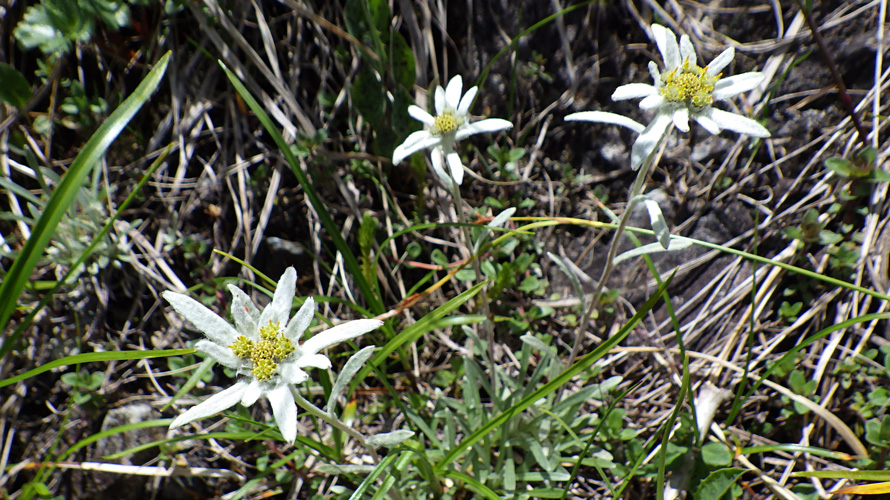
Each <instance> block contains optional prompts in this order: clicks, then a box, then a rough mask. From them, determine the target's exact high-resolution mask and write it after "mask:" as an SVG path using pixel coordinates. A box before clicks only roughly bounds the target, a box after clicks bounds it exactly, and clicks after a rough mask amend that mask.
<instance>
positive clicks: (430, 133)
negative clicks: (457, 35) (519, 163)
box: [392, 75, 513, 186]
mask: <svg viewBox="0 0 890 500" xmlns="http://www.w3.org/2000/svg"><path fill="white" fill-rule="evenodd" d="M462 88H463V81H462V80H461V77H460V75H457V76H455V77H454V78H452V79H451V81H450V82H448V87H447V88H445V89H443V88H442V87H436V94H435V105H436V116H433V115H431V114H429V113H427V112H426V111H425V110H423V109H421V108H420V107H418V106H415V105H413V104H412V105H411V106H408V114H410V115H411V116H412V117H413V118H414V119H415V120H417V121H420V122H423V124H424V125H426V127H427V129H426V130H420V131H417V132H414V133H412V134H411V135H409V136H408V138H407V139H405V142H403V143H402V144H400V145H399V146H397V147H396V149H395V151H393V153H392V162H393V164H398V163H400V162H401V161H402V160H404V159H405V158H407V157H408V155H410V154H412V153H416V152H417V151H420V150H421V149H427V148H433V152H432V155H431V160H432V164H433V170H435V171H436V174H437V175H438V176H439V177H440V178H441V179H442V181H443V182H445V184H447V185H449V186H450V185H451V182H452V180H453V182H456V183H457V184H458V185H460V184H461V183H462V182H463V179H464V170H463V165H461V162H460V155H458V154H457V151H455V150H454V143H455V142H456V141H459V140H461V139H466V138H467V137H469V136H471V135H475V134H481V133H483V132H499V131H501V130H506V129H508V128H511V127H512V126H513V124H512V123H510V122H509V121H507V120H503V119H501V118H487V119H485V120H480V121H478V122H473V123H470V119H469V117H468V116H467V112H468V111H469V110H470V104H472V103H473V98H474V97H476V92H477V91H478V88H476V87H473V88H471V89H470V90H468V91H467V93H466V94H464V95H463V97H461V89H462ZM443 157H444V160H443ZM445 162H447V163H448V169H449V170H450V172H451V175H450V176H449V174H448V173H446V171H445V168H444V163H445Z"/></svg>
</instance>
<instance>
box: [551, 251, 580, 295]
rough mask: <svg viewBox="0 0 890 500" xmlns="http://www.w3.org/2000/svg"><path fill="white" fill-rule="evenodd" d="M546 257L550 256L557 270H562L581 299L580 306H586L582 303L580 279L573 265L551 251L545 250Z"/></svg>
mask: <svg viewBox="0 0 890 500" xmlns="http://www.w3.org/2000/svg"><path fill="white" fill-rule="evenodd" d="M547 257H550V260H552V261H553V262H554V263H555V264H556V266H557V267H559V270H560V271H562V272H563V274H565V275H566V276H567V277H568V278H569V282H570V283H571V284H572V288H573V289H574V290H575V295H577V296H578V297H579V298H580V299H581V306H582V308H586V307H587V306H586V305H585V304H584V289H583V288H582V287H581V280H580V278H579V276H578V273H576V272H575V270H574V269H573V266H570V265H569V263H568V262H567V261H565V260H563V258H562V257H560V256H559V255H556V254H555V253H553V252H547Z"/></svg>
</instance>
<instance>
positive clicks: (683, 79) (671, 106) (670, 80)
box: [565, 24, 770, 170]
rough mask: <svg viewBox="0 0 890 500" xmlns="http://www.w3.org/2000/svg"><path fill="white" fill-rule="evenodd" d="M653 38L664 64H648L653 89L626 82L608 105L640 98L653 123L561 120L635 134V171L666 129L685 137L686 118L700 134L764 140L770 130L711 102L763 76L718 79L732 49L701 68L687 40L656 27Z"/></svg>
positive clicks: (589, 114) (607, 116)
mask: <svg viewBox="0 0 890 500" xmlns="http://www.w3.org/2000/svg"><path fill="white" fill-rule="evenodd" d="M652 35H653V36H654V37H655V43H656V44H657V45H658V50H659V52H661V57H662V59H663V60H664V66H665V69H664V71H659V70H658V65H657V64H655V63H654V62H651V61H650V62H649V74H650V75H651V76H652V80H653V82H654V85H649V84H646V83H629V84H627V85H622V86H620V87H618V88H617V89H616V90H615V92H614V93H613V94H612V100H613V101H622V100H626V99H643V100H642V101H640V108H642V109H645V110H649V109H655V110H656V115H655V118H653V119H652V121H651V122H650V123H649V125H648V126H646V127H643V128H642V130H641V127H642V125H640V124H639V123H637V122H634V121H633V120H631V119H629V118H626V117H624V116H621V115H616V114H614V113H607V112H594V111H585V112H581V113H573V114H571V115H568V116H566V118H565V119H566V120H568V121H572V120H582V121H594V122H603V123H612V124H615V125H623V126H625V127H628V128H631V129H632V130H634V131H636V132H639V133H640V136H639V137H638V138H637V140H636V142H634V145H633V149H632V150H631V167H632V168H633V169H634V170H636V169H638V168H639V167H640V165H642V164H643V162H644V161H645V160H646V158H647V157H648V156H649V155H650V154H651V153H652V151H653V150H654V149H655V148H656V146H658V143H659V141H661V139H662V137H664V135H665V134H666V133H667V132H668V128H669V127H670V126H671V125H674V126H676V127H677V128H678V129H680V131H682V132H689V119H690V118H692V119H693V120H695V121H697V122H698V124H699V125H701V126H702V127H703V128H704V129H705V130H707V131H708V132H710V133H712V134H715V135H716V134H719V133H720V131H721V130H722V129H727V130H732V131H734V132H738V133H740V134H747V135H751V136H754V137H761V138H763V137H769V136H770V133H769V130H767V129H766V128H764V127H763V126H762V125H760V124H759V123H757V122H756V121H754V120H752V119H750V118H747V117H744V116H741V115H737V114H735V113H730V112H728V111H723V110H721V109H717V108H715V107H713V106H712V104H713V102H714V101H725V100H726V99H728V98H730V97H734V96H737V95H739V94H741V93H743V92H747V91H749V90H752V89H754V88H755V87H757V86H758V85H760V83H761V82H762V81H763V79H764V75H763V73H760V72H756V71H752V72H749V73H742V74H740V75H735V76H730V77H727V78H721V77H722V74H721V71H723V69H724V68H726V66H727V65H729V63H731V62H732V59H733V58H734V57H735V49H733V48H732V47H729V48H728V49H726V50H724V51H723V52H721V53H720V55H718V56H717V57H715V58H714V60H713V61H711V64H709V65H707V66H705V67H704V68H702V67H700V66H698V64H697V58H696V56H695V49H694V48H693V47H692V42H691V41H689V36H687V35H683V36H682V37H680V43H679V45H678V44H677V37H676V35H674V33H673V32H672V31H671V30H669V29H667V28H665V27H664V26H660V25H658V24H653V25H652Z"/></svg>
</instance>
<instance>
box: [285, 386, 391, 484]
mask: <svg viewBox="0 0 890 500" xmlns="http://www.w3.org/2000/svg"><path fill="white" fill-rule="evenodd" d="M290 389H291V393H293V395H294V401H296V403H297V405H299V406H300V408H302V409H304V410H306V411H307V412H309V413H310V414H311V415H312V416H314V417H316V418H320V419H322V420H324V421H325V422H327V423H329V424H331V425H333V426H334V427H336V428H337V429H339V430H341V431H343V432H345V433H346V434H347V435H349V437H351V438H352V439H355V440H356V441H358V443H359V444H360V445H361V446H362V448H364V449H365V450H367V451H368V453H369V454H370V455H371V460H373V461H374V465H379V464H380V455H378V454H377V450H375V449H374V447H373V446H369V445H368V441H367V440H366V439H365V436H363V435H362V433H361V432H359V431H357V430H355V429H353V428H352V427H349V426H348V425H346V424H345V423H343V422H342V421H340V419H339V418H337V417H335V416H333V415H329V414H328V413H326V412H324V411H322V410H321V408H319V407H317V406H315V405H314V404H312V403H311V402H310V401H309V400H307V399H306V398H304V397H303V396H302V395H301V394H300V391H298V390H297V388H296V387H294V386H290ZM389 495H390V496H391V497H392V498H393V499H394V500H402V496H401V495H400V494H399V492H398V491H397V490H394V489H390V491H389Z"/></svg>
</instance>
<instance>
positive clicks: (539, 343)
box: [519, 333, 553, 356]
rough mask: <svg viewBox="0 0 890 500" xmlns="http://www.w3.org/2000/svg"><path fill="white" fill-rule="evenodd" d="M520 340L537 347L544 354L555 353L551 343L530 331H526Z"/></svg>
mask: <svg viewBox="0 0 890 500" xmlns="http://www.w3.org/2000/svg"><path fill="white" fill-rule="evenodd" d="M519 340H521V341H522V342H523V343H525V344H528V345H529V346H530V347H532V348H534V349H537V350H538V351H540V352H541V354H542V355H544V356H550V355H552V354H553V350H552V349H551V348H550V346H549V345H547V344H545V343H544V341H543V340H541V339H539V338H538V337H535V336H534V335H532V334H530V333H526V334H525V335H523V336H522V337H519Z"/></svg>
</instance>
